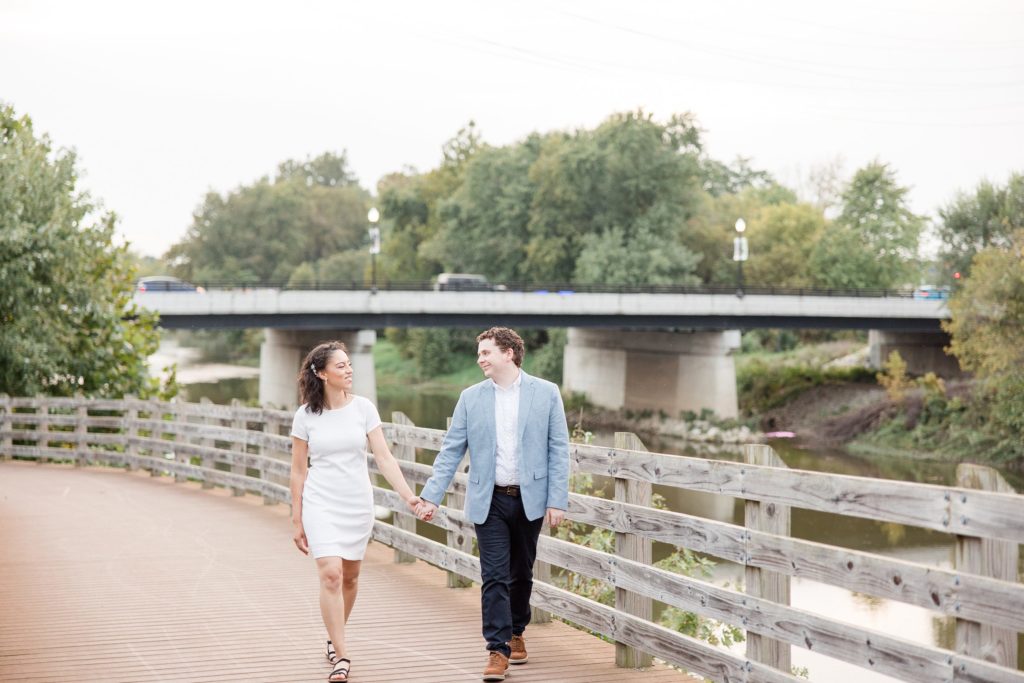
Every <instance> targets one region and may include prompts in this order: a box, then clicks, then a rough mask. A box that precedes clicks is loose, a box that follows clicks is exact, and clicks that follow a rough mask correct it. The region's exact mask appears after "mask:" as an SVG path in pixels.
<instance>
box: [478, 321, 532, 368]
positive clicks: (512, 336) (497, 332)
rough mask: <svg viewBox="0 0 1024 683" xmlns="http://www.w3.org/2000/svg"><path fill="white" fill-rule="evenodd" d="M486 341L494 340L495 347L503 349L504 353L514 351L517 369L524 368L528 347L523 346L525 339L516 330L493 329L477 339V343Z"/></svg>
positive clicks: (513, 359) (513, 358)
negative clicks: (524, 355)
mask: <svg viewBox="0 0 1024 683" xmlns="http://www.w3.org/2000/svg"><path fill="white" fill-rule="evenodd" d="M484 339H493V340H494V344H495V346H497V347H498V348H499V349H501V351H502V352H503V353H504V352H505V351H508V350H509V349H512V361H513V362H514V363H515V364H516V367H522V365H523V354H524V353H526V345H525V344H523V338H522V337H520V336H519V334H518V333H516V331H515V330H512V329H509V328H507V327H492V328H491V329H489V330H486V331H485V332H481V333H480V334H479V335H478V336H477V338H476V340H477V342H482V341H483V340H484Z"/></svg>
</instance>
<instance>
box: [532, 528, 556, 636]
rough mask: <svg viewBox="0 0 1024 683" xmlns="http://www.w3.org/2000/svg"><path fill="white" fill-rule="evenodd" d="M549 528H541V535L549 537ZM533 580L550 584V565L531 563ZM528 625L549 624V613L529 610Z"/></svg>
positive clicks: (539, 562) (540, 610)
mask: <svg viewBox="0 0 1024 683" xmlns="http://www.w3.org/2000/svg"><path fill="white" fill-rule="evenodd" d="M551 531H552V530H551V527H550V526H547V524H546V523H545V525H544V526H543V527H541V531H540V533H541V535H542V536H543V535H548V536H550V535H551ZM533 580H534V581H540V582H541V583H551V565H550V564H548V563H547V562H541V561H540V560H536V561H535V562H534V563H533ZM530 623H531V624H549V623H551V612H549V611H547V610H546V609H540V608H539V607H534V608H532V609H531V610H530Z"/></svg>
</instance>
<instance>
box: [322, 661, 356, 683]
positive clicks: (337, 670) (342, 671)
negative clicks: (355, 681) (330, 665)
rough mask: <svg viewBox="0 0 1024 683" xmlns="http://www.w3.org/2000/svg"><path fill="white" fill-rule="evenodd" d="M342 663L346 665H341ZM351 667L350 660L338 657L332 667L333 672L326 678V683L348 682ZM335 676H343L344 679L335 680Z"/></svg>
mask: <svg viewBox="0 0 1024 683" xmlns="http://www.w3.org/2000/svg"><path fill="white" fill-rule="evenodd" d="M342 662H346V663H347V665H346V664H342ZM351 667H352V660H350V659H348V658H346V657H340V658H339V659H338V662H337V663H336V664H335V665H334V670H333V671H331V673H330V675H328V676H327V681H328V683H345V682H346V681H347V680H348V671H349V669H350V668H351ZM335 676H344V678H335Z"/></svg>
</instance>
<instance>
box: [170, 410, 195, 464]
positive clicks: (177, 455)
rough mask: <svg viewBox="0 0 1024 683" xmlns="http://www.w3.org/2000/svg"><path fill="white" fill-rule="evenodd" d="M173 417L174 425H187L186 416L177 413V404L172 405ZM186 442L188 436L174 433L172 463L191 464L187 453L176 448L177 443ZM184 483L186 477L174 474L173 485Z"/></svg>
mask: <svg viewBox="0 0 1024 683" xmlns="http://www.w3.org/2000/svg"><path fill="white" fill-rule="evenodd" d="M173 416H174V422H175V424H180V423H181V422H184V423H185V424H188V423H189V419H188V415H184V416H183V415H182V414H181V412H179V410H178V404H177V403H175V404H174V413H173ZM183 417H184V420H182V418H183ZM186 434H187V433H186ZM188 442H189V438H188V436H186V435H182V434H178V433H177V432H175V433H174V441H173V442H172V443H173V444H174V462H176V463H179V464H185V465H189V464H191V462H192V459H191V456H189V454H188V453H182V452H181V451H180V450H178V448H177V446H178V444H179V443H188ZM186 481H188V476H186V475H184V474H178V473H177V472H175V473H174V483H175V484H178V483H181V482H186Z"/></svg>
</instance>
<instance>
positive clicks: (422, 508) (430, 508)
mask: <svg viewBox="0 0 1024 683" xmlns="http://www.w3.org/2000/svg"><path fill="white" fill-rule="evenodd" d="M435 512H437V506H436V505H434V504H433V503H431V502H430V501H429V500H423V499H422V498H421V499H420V504H419V507H418V508H417V510H416V516H417V517H419V518H420V519H422V520H423V521H424V522H429V521H430V520H432V519H434V513H435Z"/></svg>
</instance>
